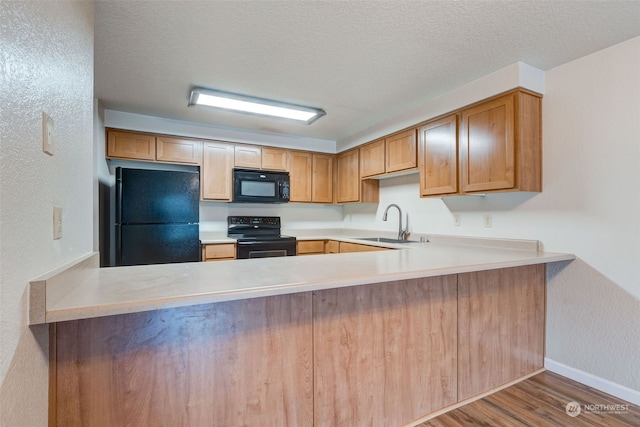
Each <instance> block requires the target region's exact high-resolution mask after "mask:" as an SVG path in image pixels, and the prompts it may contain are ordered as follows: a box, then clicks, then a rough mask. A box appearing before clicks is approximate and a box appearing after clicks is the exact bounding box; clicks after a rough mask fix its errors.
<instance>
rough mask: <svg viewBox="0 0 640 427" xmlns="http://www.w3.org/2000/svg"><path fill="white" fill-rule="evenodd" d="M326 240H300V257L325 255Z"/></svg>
mask: <svg viewBox="0 0 640 427" xmlns="http://www.w3.org/2000/svg"><path fill="white" fill-rule="evenodd" d="M324 246H325V241H324V240H298V255H313V254H324Z"/></svg>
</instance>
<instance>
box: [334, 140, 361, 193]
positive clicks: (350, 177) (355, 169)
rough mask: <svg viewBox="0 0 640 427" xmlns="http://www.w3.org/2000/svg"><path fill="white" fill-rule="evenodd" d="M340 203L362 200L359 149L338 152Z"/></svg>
mask: <svg viewBox="0 0 640 427" xmlns="http://www.w3.org/2000/svg"><path fill="white" fill-rule="evenodd" d="M337 186H338V196H337V199H338V200H337V202H338V203H348V202H359V201H360V169H359V156H358V149H357V148H356V149H353V150H349V151H345V152H343V153H340V154H338V174H337Z"/></svg>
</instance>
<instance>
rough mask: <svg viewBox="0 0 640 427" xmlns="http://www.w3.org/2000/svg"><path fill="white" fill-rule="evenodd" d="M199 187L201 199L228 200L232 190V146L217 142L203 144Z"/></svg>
mask: <svg viewBox="0 0 640 427" xmlns="http://www.w3.org/2000/svg"><path fill="white" fill-rule="evenodd" d="M203 151H204V153H203V161H202V171H201V175H200V188H201V189H202V199H203V200H217V201H224V202H230V201H231V198H232V195H233V193H232V190H233V187H232V186H233V174H232V171H233V158H234V151H235V150H234V146H233V145H232V144H225V143H219V142H205V143H204V144H203Z"/></svg>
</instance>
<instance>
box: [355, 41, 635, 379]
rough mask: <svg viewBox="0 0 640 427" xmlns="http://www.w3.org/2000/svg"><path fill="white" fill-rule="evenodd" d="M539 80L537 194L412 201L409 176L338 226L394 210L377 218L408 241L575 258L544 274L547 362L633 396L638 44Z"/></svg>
mask: <svg viewBox="0 0 640 427" xmlns="http://www.w3.org/2000/svg"><path fill="white" fill-rule="evenodd" d="M545 77H546V91H545V95H544V99H543V147H544V148H543V151H544V159H543V164H544V167H543V168H544V190H543V192H542V193H540V194H532V193H515V194H509V193H504V194H495V195H487V196H486V197H471V196H467V197H454V198H443V199H420V198H419V197H418V177H417V175H413V176H406V177H399V178H393V179H390V180H385V181H382V182H381V189H380V204H379V205H378V206H375V205H357V206H347V207H345V208H344V213H345V222H344V225H345V226H348V227H354V226H357V227H360V228H383V229H385V230H389V231H393V230H395V229H396V227H397V222H396V220H397V216H396V214H395V211H393V212H394V213H393V214H390V215H389V222H388V223H384V222H382V220H381V217H382V211H383V209H384V208H385V206H386V205H387V204H388V203H397V204H399V205H400V206H401V207H402V208H403V210H405V211H408V212H409V217H410V223H411V226H412V229H413V231H414V232H424V233H437V234H461V235H473V236H491V237H504V238H524V239H537V240H540V241H542V243H543V246H544V249H545V250H546V251H552V252H553V251H555V252H570V253H574V254H576V255H577V257H578V259H577V260H576V261H574V262H572V263H570V264H568V265H552V266H550V267H549V269H548V279H549V285H548V301H547V304H548V307H547V342H546V353H547V357H548V358H549V359H551V360H553V361H555V362H558V363H561V364H564V365H567V366H569V367H571V368H574V369H577V370H579V371H583V372H586V373H589V374H591V375H595V376H597V377H600V378H603V379H606V380H609V381H613V382H614V383H617V384H620V385H623V386H626V387H628V388H631V389H635V390H637V391H640V369H638V366H640V339H638V331H640V261H639V260H640V221H639V219H640V38H635V39H632V40H629V41H627V42H625V43H622V44H620V45H617V46H613V47H611V48H608V49H605V50H603V51H600V52H597V53H595V54H592V55H589V56H587V57H584V58H581V59H578V60H576V61H573V62H570V63H567V64H565V65H562V66H560V67H557V68H554V69H552V70H549V71H548V72H547V73H546V76H545ZM433 108H436V107H433ZM487 213H488V214H491V215H492V219H493V226H492V227H491V228H485V227H484V225H483V217H484V215H485V214H487ZM453 214H459V215H460V218H461V225H460V226H459V227H455V226H453Z"/></svg>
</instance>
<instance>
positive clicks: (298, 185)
mask: <svg viewBox="0 0 640 427" xmlns="http://www.w3.org/2000/svg"><path fill="white" fill-rule="evenodd" d="M289 154H290V164H289V169H290V170H289V177H290V180H291V189H290V198H289V201H290V202H306V203H333V157H334V156H333V155H332V154H320V153H309V152H305V151H291V152H290V153H289Z"/></svg>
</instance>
